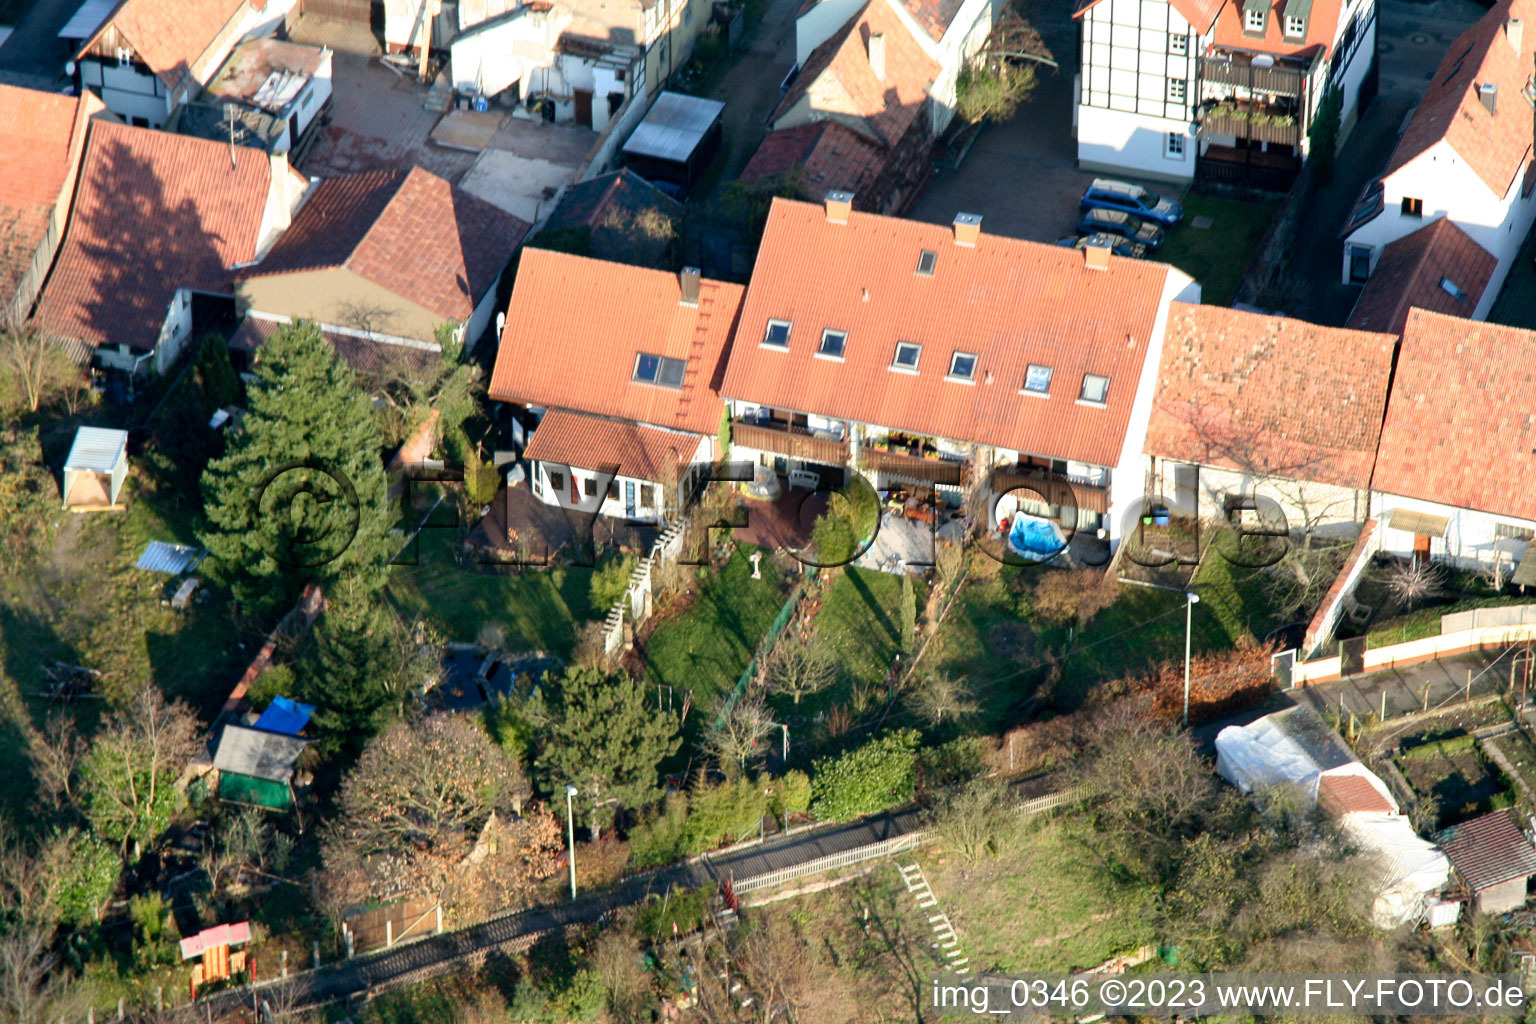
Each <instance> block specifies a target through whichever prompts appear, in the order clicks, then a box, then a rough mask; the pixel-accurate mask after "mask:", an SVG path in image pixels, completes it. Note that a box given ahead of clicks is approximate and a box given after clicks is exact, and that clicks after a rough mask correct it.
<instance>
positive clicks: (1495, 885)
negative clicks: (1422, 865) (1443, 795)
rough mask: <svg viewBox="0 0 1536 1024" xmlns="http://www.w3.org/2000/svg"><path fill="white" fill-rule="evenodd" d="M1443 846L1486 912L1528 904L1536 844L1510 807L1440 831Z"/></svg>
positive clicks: (1533, 873)
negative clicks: (1527, 891) (1535, 844)
mask: <svg viewBox="0 0 1536 1024" xmlns="http://www.w3.org/2000/svg"><path fill="white" fill-rule="evenodd" d="M1440 846H1441V848H1442V849H1444V850H1445V854H1446V856H1447V857H1449V858H1450V859H1451V866H1452V867H1453V868H1455V869H1456V874H1457V875H1458V876H1459V877H1460V878H1461V880H1462V881H1463V882H1465V883H1466V886H1467V888H1468V889H1469V890H1471V892H1472V895H1473V897H1474V898H1475V899H1476V900H1477V909H1478V910H1480V911H1482V912H1483V913H1485V914H1502V913H1504V912H1505V911H1507V910H1514V909H1515V908H1517V907H1520V906H1523V905H1524V904H1525V895H1526V884H1527V882H1528V881H1529V880H1530V877H1531V876H1532V875H1536V846H1532V845H1531V840H1530V838H1529V837H1528V836H1526V834H1525V832H1524V831H1523V830H1522V829H1521V828H1520V823H1519V822H1517V821H1516V820H1515V816H1514V815H1513V814H1512V813H1510V811H1509V810H1508V809H1505V810H1499V811H1493V812H1491V813H1489V814H1484V815H1482V816H1480V817H1477V818H1473V819H1472V820H1471V821H1464V822H1462V823H1461V824H1460V825H1452V826H1451V827H1450V828H1448V829H1445V830H1444V831H1442V832H1441V833H1440Z"/></svg>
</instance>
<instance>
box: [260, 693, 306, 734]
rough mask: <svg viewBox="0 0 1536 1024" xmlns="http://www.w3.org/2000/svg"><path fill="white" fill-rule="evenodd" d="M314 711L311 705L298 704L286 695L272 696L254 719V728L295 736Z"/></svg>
mask: <svg viewBox="0 0 1536 1024" xmlns="http://www.w3.org/2000/svg"><path fill="white" fill-rule="evenodd" d="M314 713H315V709H314V707H313V705H310V704H300V703H298V702H297V701H293V700H289V699H288V698H287V697H273V698H272V703H271V705H270V706H268V708H267V710H265V711H263V712H262V713H261V717H260V718H258V719H256V728H258V729H261V730H262V731H264V732H280V733H282V734H283V735H284V736H297V735H298V734H299V732H300V731H301V730H302V729H303V728H304V727H305V726H306V725H308V724H309V716H310V715H312V714H314Z"/></svg>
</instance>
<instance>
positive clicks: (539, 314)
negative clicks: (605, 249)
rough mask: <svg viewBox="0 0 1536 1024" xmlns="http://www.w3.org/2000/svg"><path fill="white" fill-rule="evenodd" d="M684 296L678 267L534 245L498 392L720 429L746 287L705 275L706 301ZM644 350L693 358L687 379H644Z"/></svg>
mask: <svg viewBox="0 0 1536 1024" xmlns="http://www.w3.org/2000/svg"><path fill="white" fill-rule="evenodd" d="M681 299H682V286H681V284H680V282H679V279H678V275H676V274H669V273H667V272H666V271H662V270H648V269H645V268H642V267H633V266H628V265H626V264H622V263H608V262H605V261H603V260H594V259H588V258H586V257H583V256H571V255H568V254H566V253H559V252H551V251H549V250H545V249H532V248H530V249H524V250H523V254H522V258H521V260H520V261H519V264H518V268H517V283H516V284H515V285H514V286H513V288H512V302H511V305H510V307H509V308H508V310H507V324H506V329H505V331H504V332H503V334H502V336H501V348H500V350H499V351H498V352H497V353H496V369H495V372H494V373H493V374H492V375H491V386H490V394H491V397H492V398H495V399H497V400H499V401H503V402H521V403H525V404H528V405H542V406H558V407H561V408H565V409H572V410H575V411H577V412H585V413H591V414H593V415H597V416H609V417H614V418H618V419H626V420H632V421H635V422H638V423H648V424H651V425H652V426H657V427H669V428H673V429H677V430H687V431H691V432H693V433H697V434H713V433H714V432H715V430H716V429H717V428H718V427H719V425H720V409H721V407H722V403H721V400H720V391H719V381H720V373H721V364H722V362H723V360H724V358H725V354H726V351H727V349H728V346H729V344H730V338H731V331H732V329H733V328H734V326H735V323H736V315H737V313H738V312H739V311H740V309H741V300H742V288H741V286H740V285H735V284H726V283H724V282H721V281H711V280H708V279H705V280H703V281H702V282H701V283H700V288H699V304H698V305H697V306H696V307H693V306H685V305H683V304H682V301H681ZM641 352H648V353H651V354H653V355H658V356H665V357H669V358H674V359H686V360H687V361H688V366H687V371H686V373H685V375H684V377H683V384H682V387H681V388H668V387H657V386H655V385H651V384H642V383H636V382H635V381H634V380H633V376H634V369H635V357H636V355H637V354H638V353H641Z"/></svg>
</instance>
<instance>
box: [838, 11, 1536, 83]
mask: <svg viewBox="0 0 1536 1024" xmlns="http://www.w3.org/2000/svg"><path fill="white" fill-rule="evenodd" d="M1516 24H1519V23H1518V22H1516ZM869 69H870V70H871V71H873V72H874V73H875V77H876V78H878V79H880V81H882V82H883V81H885V36H883V35H880V34H879V33H875V34H873V35H871V36H870V37H869Z"/></svg>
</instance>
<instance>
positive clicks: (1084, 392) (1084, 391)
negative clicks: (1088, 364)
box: [1077, 373, 1110, 409]
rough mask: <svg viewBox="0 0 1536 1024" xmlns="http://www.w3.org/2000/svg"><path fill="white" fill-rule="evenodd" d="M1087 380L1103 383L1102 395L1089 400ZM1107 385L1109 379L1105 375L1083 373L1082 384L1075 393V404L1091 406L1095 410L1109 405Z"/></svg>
mask: <svg viewBox="0 0 1536 1024" xmlns="http://www.w3.org/2000/svg"><path fill="white" fill-rule="evenodd" d="M1089 380H1101V381H1103V382H1104V392H1103V394H1102V395H1101V396H1100V397H1098V398H1089V397H1088V381H1089ZM1109 383H1110V381H1109V377H1108V376H1107V375H1105V374H1102V373H1085V374H1083V383H1082V385H1081V386H1080V387H1079V388H1078V391H1077V404H1078V405H1091V406H1093V407H1094V408H1095V409H1102V408H1104V407H1105V406H1106V405H1108V404H1109Z"/></svg>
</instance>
